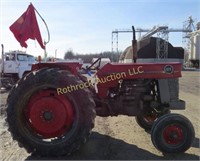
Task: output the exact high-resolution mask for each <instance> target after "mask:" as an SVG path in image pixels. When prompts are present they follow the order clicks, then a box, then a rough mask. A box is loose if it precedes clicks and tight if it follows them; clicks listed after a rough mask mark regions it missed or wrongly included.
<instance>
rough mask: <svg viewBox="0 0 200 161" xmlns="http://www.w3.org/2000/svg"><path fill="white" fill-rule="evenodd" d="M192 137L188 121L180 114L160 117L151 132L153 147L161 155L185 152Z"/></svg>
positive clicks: (193, 134) (191, 127)
mask: <svg viewBox="0 0 200 161" xmlns="http://www.w3.org/2000/svg"><path fill="white" fill-rule="evenodd" d="M194 136H195V132H194V128H193V126H192V124H191V122H190V120H188V119H187V118H186V117H185V116H182V115H180V114H166V115H164V116H162V117H160V118H159V119H158V120H157V121H156V122H155V123H154V125H153V127H152V130H151V140H152V142H153V144H154V146H155V147H156V148H157V149H158V150H160V151H161V152H163V153H181V152H185V151H186V150H187V149H189V148H190V146H191V144H192V142H193V140H194Z"/></svg>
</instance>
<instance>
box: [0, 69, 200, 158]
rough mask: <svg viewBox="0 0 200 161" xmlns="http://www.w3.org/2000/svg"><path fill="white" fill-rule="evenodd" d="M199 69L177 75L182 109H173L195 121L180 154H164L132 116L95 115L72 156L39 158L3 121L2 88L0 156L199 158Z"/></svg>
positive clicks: (3, 99) (5, 93) (3, 94)
mask: <svg viewBox="0 0 200 161" xmlns="http://www.w3.org/2000/svg"><path fill="white" fill-rule="evenodd" d="M199 86H200V72H194V71H193V72H192V71H184V72H183V77H182V78H181V79H180V98H181V99H183V100H185V101H186V103H187V108H186V110H184V111H172V112H173V113H175V112H177V113H181V114H183V115H185V116H187V117H188V118H189V119H190V120H191V122H192V124H193V125H194V128H195V132H196V137H195V140H194V143H193V144H192V147H191V148H190V149H189V150H188V151H186V152H185V153H183V154H173V155H163V154H162V153H161V152H159V151H158V150H156V149H155V147H154V146H153V145H152V143H151V138H150V134H149V133H147V132H145V131H144V130H143V129H141V128H140V127H139V126H138V125H137V123H136V121H135V119H134V118H133V117H127V116H119V117H105V118H101V117H97V118H96V124H95V128H94V129H93V133H92V135H91V138H90V140H89V141H88V142H87V143H86V144H85V145H84V146H83V147H82V148H81V149H80V150H79V151H77V152H75V153H73V155H71V156H69V157H68V156H63V157H60V158H38V157H35V156H34V155H31V154H28V153H27V152H26V151H25V150H24V149H23V148H20V147H19V146H18V144H17V142H15V141H13V140H12V138H11V135H10V133H8V132H7V126H6V123H5V117H6V114H5V104H6V98H7V95H8V92H4V91H2V92H1V104H0V136H1V137H0V139H1V146H0V156H1V160H13V161H16V160H37V159H40V160H48V159H49V160H54V159H55V160H61V159H62V160H67V159H69V160H74V159H75V160H97V159H98V160H109V159H114V160H199V157H200V148H199V141H200V126H199V125H200V117H199V116H200V107H199V106H200V98H199V90H200V87H199Z"/></svg>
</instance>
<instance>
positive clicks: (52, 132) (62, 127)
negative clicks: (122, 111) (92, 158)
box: [7, 68, 95, 156]
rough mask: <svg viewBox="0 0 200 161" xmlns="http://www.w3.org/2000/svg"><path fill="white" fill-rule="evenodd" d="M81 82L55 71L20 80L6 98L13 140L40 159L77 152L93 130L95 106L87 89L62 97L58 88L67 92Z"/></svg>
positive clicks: (48, 70)
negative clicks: (68, 88) (70, 87)
mask: <svg viewBox="0 0 200 161" xmlns="http://www.w3.org/2000/svg"><path fill="white" fill-rule="evenodd" d="M80 83H82V81H80V80H79V79H78V78H77V77H75V76H74V75H72V74H70V73H69V72H68V71H64V70H59V69H54V68H53V69H48V68H46V69H41V70H38V71H33V72H31V73H29V74H28V75H26V76H25V77H23V78H22V79H21V80H20V81H19V82H18V83H17V84H16V85H15V86H14V87H13V88H12V90H11V92H10V94H9V96H8V99H7V122H8V125H9V131H10V132H11V134H12V137H13V139H14V140H17V141H18V143H19V145H21V146H23V147H24V148H25V149H26V150H27V151H28V152H34V153H35V154H38V155H40V156H60V155H65V154H71V153H72V152H74V151H75V150H77V149H79V147H80V146H81V145H82V144H83V143H85V142H86V140H87V138H88V136H89V135H90V133H91V129H92V128H93V127H94V119H95V109H94V108H95V103H94V101H93V99H92V96H91V93H90V91H89V90H88V89H87V88H84V89H78V90H74V91H71V92H69V91H68V92H65V93H64V94H59V93H57V89H58V88H65V91H66V90H67V87H69V86H75V85H77V84H80ZM63 91H64V90H63Z"/></svg>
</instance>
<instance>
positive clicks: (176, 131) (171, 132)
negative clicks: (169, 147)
mask: <svg viewBox="0 0 200 161" xmlns="http://www.w3.org/2000/svg"><path fill="white" fill-rule="evenodd" d="M163 137H164V140H165V142H166V143H167V144H173V145H175V144H180V143H181V142H182V140H183V130H182V128H181V127H180V126H178V125H169V126H167V127H166V128H165V129H164V131H163Z"/></svg>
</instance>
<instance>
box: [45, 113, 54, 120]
mask: <svg viewBox="0 0 200 161" xmlns="http://www.w3.org/2000/svg"><path fill="white" fill-rule="evenodd" d="M43 118H44V120H45V121H51V120H52V119H53V113H52V112H51V111H45V112H44V113H43Z"/></svg>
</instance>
